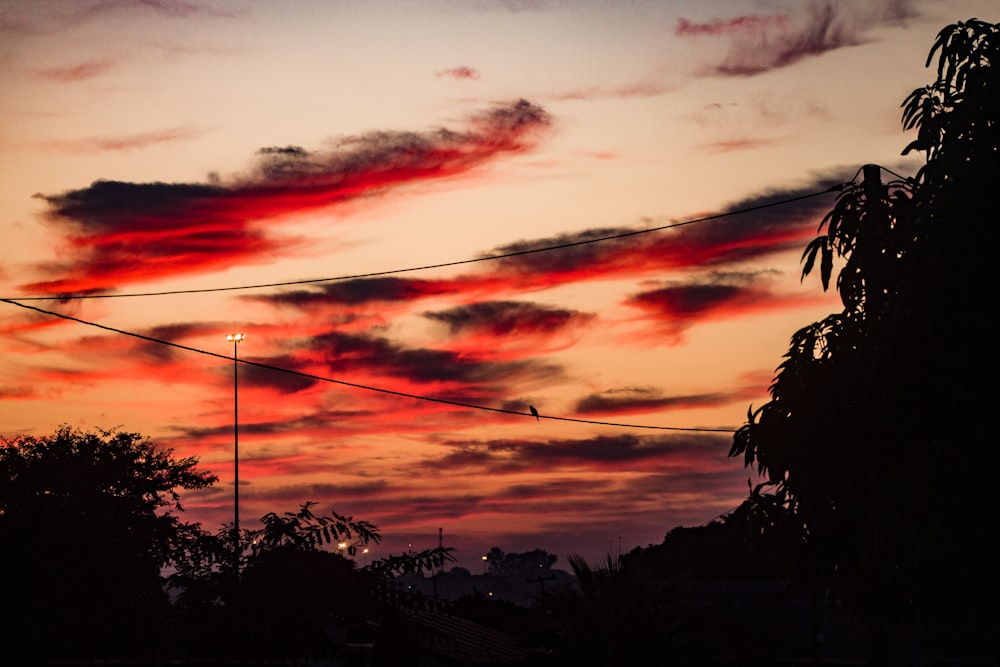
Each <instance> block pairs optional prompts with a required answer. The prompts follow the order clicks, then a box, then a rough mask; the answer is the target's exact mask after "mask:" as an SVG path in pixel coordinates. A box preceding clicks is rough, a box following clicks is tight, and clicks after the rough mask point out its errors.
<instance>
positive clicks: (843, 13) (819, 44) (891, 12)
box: [675, 0, 915, 76]
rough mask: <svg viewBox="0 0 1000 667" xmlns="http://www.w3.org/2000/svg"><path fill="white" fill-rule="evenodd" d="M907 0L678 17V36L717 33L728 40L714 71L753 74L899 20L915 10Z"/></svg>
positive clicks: (824, 1)
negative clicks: (724, 16) (723, 17)
mask: <svg viewBox="0 0 1000 667" xmlns="http://www.w3.org/2000/svg"><path fill="white" fill-rule="evenodd" d="M911 5H912V3H911V2H910V1H909V0H874V1H869V0H865V1H864V2H862V1H861V0H850V1H843V2H836V1H834V0H811V1H810V2H805V3H802V4H801V5H797V7H801V8H802V11H801V12H800V13H796V14H789V15H770V16H740V17H737V18H733V19H729V20H715V21H710V22H707V23H692V22H690V21H687V20H685V19H681V20H679V21H678V22H677V27H676V29H675V33H676V34H677V35H678V36H682V37H699V36H715V37H726V38H728V39H729V40H730V48H729V50H728V52H727V53H726V56H725V58H724V59H723V61H722V63H721V64H719V65H718V66H716V67H715V69H714V71H715V73H717V74H721V75H726V76H751V75H754V74H760V73H762V72H766V71H768V70H772V69H776V68H780V67H785V66H787V65H791V64H792V63H794V62H797V61H799V60H801V59H802V58H806V57H808V56H815V55H819V54H821V53H825V52H827V51H832V50H835V49H839V48H843V47H847V46H855V45H857V44H861V43H863V42H864V41H865V33H866V32H868V31H869V30H871V29H872V28H873V27H876V26H877V25H879V24H884V23H890V22H899V21H901V20H903V19H905V18H908V17H910V16H913V15H914V13H915V12H914V10H913V9H912V7H911Z"/></svg>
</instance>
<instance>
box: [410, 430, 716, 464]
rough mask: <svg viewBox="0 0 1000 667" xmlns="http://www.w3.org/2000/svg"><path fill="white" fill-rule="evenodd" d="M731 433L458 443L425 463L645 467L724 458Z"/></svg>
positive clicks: (625, 435)
mask: <svg viewBox="0 0 1000 667" xmlns="http://www.w3.org/2000/svg"><path fill="white" fill-rule="evenodd" d="M731 437H732V436H730V435H727V434H724V433H720V434H705V433H684V434H670V435H662V436H637V435H630V434H624V435H613V436H597V437H594V438H588V439H567V440H548V441H525V440H490V441H485V442H482V441H480V442H462V443H453V447H454V449H453V451H451V452H449V453H448V454H446V455H444V456H442V457H440V458H438V459H435V460H432V461H428V462H427V463H426V465H427V466H431V467H437V468H442V469H467V468H474V469H480V468H481V469H488V470H490V471H492V472H496V473H501V472H506V473H513V472H524V471H526V470H534V469H538V470H544V471H546V472H552V471H554V470H557V469H559V468H562V467H574V468H579V467H583V468H588V469H595V470H596V469H600V470H628V469H635V468H636V467H638V466H642V469H643V470H651V469H655V468H658V467H661V466H662V467H670V466H675V465H679V464H685V463H687V462H690V461H691V460H693V459H696V458H699V457H703V456H704V455H705V452H706V451H718V452H719V453H720V457H722V458H725V456H724V455H725V451H728V449H727V448H728V444H725V448H724V447H723V444H724V443H729V441H730V439H731Z"/></svg>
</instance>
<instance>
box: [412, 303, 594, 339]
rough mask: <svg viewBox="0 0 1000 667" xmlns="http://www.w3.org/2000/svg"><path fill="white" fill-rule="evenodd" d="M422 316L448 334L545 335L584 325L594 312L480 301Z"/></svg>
mask: <svg viewBox="0 0 1000 667" xmlns="http://www.w3.org/2000/svg"><path fill="white" fill-rule="evenodd" d="M424 317H427V318H428V319H431V320H434V321H437V322H441V323H443V324H446V325H447V326H448V328H449V330H450V332H451V333H452V334H459V333H463V332H473V333H483V334H487V335H490V336H496V337H502V336H508V335H514V336H517V335H525V334H528V335H531V334H548V333H552V332H555V331H559V330H562V329H565V328H567V327H570V326H580V325H585V324H587V323H588V322H590V321H591V320H593V318H594V315H593V314H591V313H581V312H580V311H576V310H569V309H565V308H552V307H548V306H541V305H538V304H534V303H526V302H522V301H484V302H481V303H474V304H470V305H467V306H458V307H456V308H451V309H448V310H442V311H438V312H432V313H424Z"/></svg>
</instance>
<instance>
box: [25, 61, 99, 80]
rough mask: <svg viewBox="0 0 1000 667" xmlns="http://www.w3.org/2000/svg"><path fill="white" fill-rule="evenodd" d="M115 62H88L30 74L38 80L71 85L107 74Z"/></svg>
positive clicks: (43, 69) (49, 68) (37, 70)
mask: <svg viewBox="0 0 1000 667" xmlns="http://www.w3.org/2000/svg"><path fill="white" fill-rule="evenodd" d="M116 64H117V61H116V60H114V59H111V58H105V59H100V60H88V61H86V62H82V63H77V64H76V65H66V66H64V67H46V68H42V69H35V70H32V73H33V74H34V75H35V76H36V77H37V78H39V79H44V80H48V81H60V82H63V83H73V82H76V81H86V80H88V79H94V78H97V77H99V76H103V75H104V74H107V73H108V72H109V71H110V70H111V69H112V68H114V67H115V65H116Z"/></svg>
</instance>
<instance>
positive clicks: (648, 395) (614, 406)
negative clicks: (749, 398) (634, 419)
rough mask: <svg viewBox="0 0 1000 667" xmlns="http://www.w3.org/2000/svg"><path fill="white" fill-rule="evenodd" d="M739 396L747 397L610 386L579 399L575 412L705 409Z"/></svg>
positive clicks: (609, 413) (627, 412)
mask: <svg viewBox="0 0 1000 667" xmlns="http://www.w3.org/2000/svg"><path fill="white" fill-rule="evenodd" d="M738 398H744V396H743V395H742V394H733V393H729V392H714V393H710V394H688V395H681V396H664V395H663V393H662V391H661V390H660V389H657V388H656V387H625V388H621V389H608V390H606V391H602V392H599V393H596V394H591V395H589V396H586V397H584V398H582V399H580V400H579V401H577V404H576V413H577V414H580V415H595V414H600V415H624V414H635V413H643V412H657V411H661V410H670V409H691V408H706V407H715V406H719V405H725V404H726V403H730V402H732V401H733V400H735V399H738Z"/></svg>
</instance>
